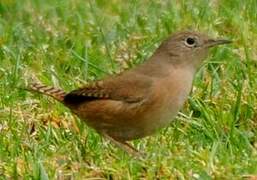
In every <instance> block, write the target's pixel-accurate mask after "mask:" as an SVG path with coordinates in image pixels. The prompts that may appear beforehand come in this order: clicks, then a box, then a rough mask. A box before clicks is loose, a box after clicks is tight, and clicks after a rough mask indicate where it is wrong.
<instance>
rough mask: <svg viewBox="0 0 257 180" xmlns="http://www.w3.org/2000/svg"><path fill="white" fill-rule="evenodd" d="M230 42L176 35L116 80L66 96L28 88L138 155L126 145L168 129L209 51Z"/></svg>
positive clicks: (191, 34) (52, 90) (42, 88)
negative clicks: (61, 106)
mask: <svg viewBox="0 0 257 180" xmlns="http://www.w3.org/2000/svg"><path fill="white" fill-rule="evenodd" d="M229 42H230V41H227V40H213V39H211V38H209V37H208V36H206V35H204V34H201V33H197V32H180V33H176V34H175V35H173V36H171V37H170V38H168V39H167V40H166V41H164V42H163V43H162V44H161V45H160V47H159V48H158V49H157V50H156V52H155V53H154V54H153V55H152V57H150V58H149V60H147V61H146V62H145V63H143V64H141V65H139V66H137V67H136V68H134V69H131V70H128V71H125V72H123V73H121V74H120V75H118V76H110V77H107V78H105V79H103V80H102V81H97V82H93V83H91V84H89V85H86V86H85V87H82V88H79V89H77V90H74V91H71V92H70V93H67V94H66V93H65V92H64V91H62V90H59V89H55V88H51V87H46V86H44V85H40V84H32V85H31V86H30V88H31V89H32V90H34V91H38V92H41V93H43V94H46V95H49V96H52V97H54V98H55V99H57V100H58V101H60V102H62V103H63V104H64V105H65V106H67V107H69V108H70V109H71V111H72V112H73V113H75V114H76V115H77V116H78V117H79V118H80V119H82V120H83V121H85V122H86V123H87V125H89V126H90V127H92V128H94V129H95V130H96V131H98V132H99V133H100V134H102V135H104V136H105V137H107V138H109V139H110V140H111V141H112V142H113V143H115V144H116V145H118V146H119V147H121V148H123V149H124V150H125V151H127V152H129V153H132V154H134V155H137V152H136V150H135V149H134V148H133V147H131V146H130V145H129V144H128V143H127V141H129V140H133V139H138V138H142V137H145V136H148V135H151V134H153V133H154V132H155V131H156V130H157V129H160V128H162V127H165V126H167V125H168V124H169V123H170V122H171V120H172V119H173V118H174V117H175V116H176V114H177V112H178V111H179V109H180V108H181V107H182V105H183V103H184V102H185V100H186V98H187V96H188V94H189V92H190V90H191V85H192V81H193V77H194V74H195V72H196V70H197V69H198V67H199V66H200V65H201V63H202V61H203V59H204V58H205V57H206V56H207V52H208V49H209V48H210V47H212V46H215V45H218V44H225V43H229Z"/></svg>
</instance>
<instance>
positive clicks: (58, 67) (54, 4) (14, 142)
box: [0, 0, 257, 179]
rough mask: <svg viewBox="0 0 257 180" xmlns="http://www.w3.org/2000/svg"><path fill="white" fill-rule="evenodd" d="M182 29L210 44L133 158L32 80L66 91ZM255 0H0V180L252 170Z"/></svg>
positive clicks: (123, 65) (214, 175)
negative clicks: (168, 120)
mask: <svg viewBox="0 0 257 180" xmlns="http://www.w3.org/2000/svg"><path fill="white" fill-rule="evenodd" d="M179 30H196V31H201V32H205V33H207V34H209V35H210V36H213V37H222V38H226V39H231V40H233V44H231V45H226V46H219V47H218V48H214V49H212V50H211V51H210V53H209V56H208V59H207V60H206V61H205V63H204V65H203V66H202V67H201V68H200V69H199V71H198V73H197V74H196V77H195V80H194V86H193V89H192V92H191V94H190V97H189V98H188V101H187V102H186V103H185V106H184V108H183V109H182V110H181V112H180V113H179V115H178V116H177V118H176V120H175V121H174V123H172V124H171V125H170V126H169V127H167V128H165V129H162V130H160V131H159V132H158V133H156V134H154V135H153V136H151V137H147V138H144V139H141V140H136V141H134V142H132V143H133V145H134V146H135V147H136V148H137V149H139V150H140V151H142V152H144V153H146V154H147V157H146V158H145V159H143V160H138V159H134V158H132V157H130V156H129V155H127V154H126V153H124V152H123V151H122V150H120V149H118V148H117V147H116V146H114V145H113V144H110V143H109V142H108V141H105V140H104V139H103V138H101V137H100V136H99V135H98V134H97V133H96V132H95V131H94V130H93V129H90V128H88V127H87V126H86V124H85V123H83V122H81V121H80V120H79V119H78V118H77V117H76V116H74V115H72V114H71V113H70V111H69V110H68V109H67V108H65V107H64V106H63V105H62V104H60V103H58V102H56V101H54V100H53V99H51V98H48V97H45V96H42V95H39V94H32V93H30V92H26V91H24V90H22V89H20V88H19V87H25V86H26V84H28V83H29V82H31V81H32V79H38V80H40V81H42V82H43V83H45V84H47V85H52V86H56V87H61V88H63V89H64V90H66V91H70V90H73V89H75V88H77V87H79V86H81V85H83V84H85V83H86V82H90V81H93V80H96V79H101V78H103V77H105V76H106V75H108V74H113V73H117V72H119V71H123V70H125V69H127V68H131V67H133V66H136V65H137V64H139V63H142V62H143V61H144V60H145V59H147V58H148V57H149V56H151V54H152V53H153V52H154V50H155V49H156V47H158V45H159V44H160V43H161V42H162V40H164V39H165V38H167V37H168V36H169V34H171V33H173V32H176V31H179ZM256 89H257V1H256V0H247V1H242V0H212V1H211V0H210V1H207V0H192V1H185V0H182V1H175V0H174V1H172V0H169V1H168V0H149V1H147V0H141V1H139V0H131V1H122V0H109V1H103V0H96V1H93V0H92V1H91V0H90V1H84V0H62V1H61V0H59V1H58V0H22V1H21V0H20V1H19V0H0V179H57V178H59V179H87V178H88V179H89V178H96V177H98V178H102V179H140V178H141V179H241V178H244V177H248V176H253V175H257V91H256Z"/></svg>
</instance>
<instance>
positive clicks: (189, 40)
mask: <svg viewBox="0 0 257 180" xmlns="http://www.w3.org/2000/svg"><path fill="white" fill-rule="evenodd" d="M185 44H186V46H188V47H194V46H195V45H196V41H195V39H194V38H191V37H189V38H186V40H185Z"/></svg>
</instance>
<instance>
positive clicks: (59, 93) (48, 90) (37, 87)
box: [27, 83, 66, 102]
mask: <svg viewBox="0 0 257 180" xmlns="http://www.w3.org/2000/svg"><path fill="white" fill-rule="evenodd" d="M27 90H30V91H35V92H39V93H42V94H45V95H48V96H51V97H53V98H54V99H56V100H57V101H60V102H63V100H64V96H65V95H66V93H65V92H64V91H63V90H61V89H57V88H54V87H49V86H45V85H42V84H39V83H33V84H31V85H30V86H29V88H28V89H27Z"/></svg>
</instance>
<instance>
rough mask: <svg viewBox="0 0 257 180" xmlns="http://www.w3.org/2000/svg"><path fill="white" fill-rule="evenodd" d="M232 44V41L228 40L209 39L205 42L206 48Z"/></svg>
mask: <svg viewBox="0 0 257 180" xmlns="http://www.w3.org/2000/svg"><path fill="white" fill-rule="evenodd" d="M229 43H232V41H230V40H226V39H216V40H215V39H209V40H208V41H207V42H206V46H207V47H213V46H217V45H221V44H229Z"/></svg>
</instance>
